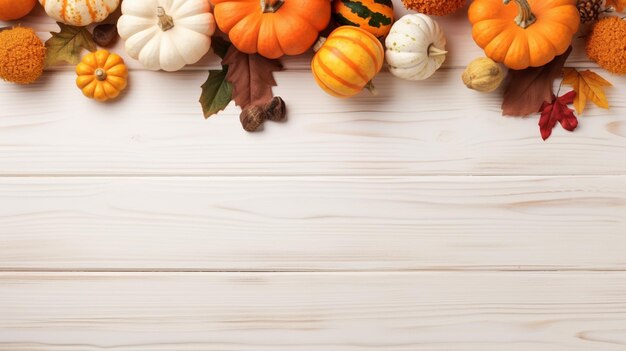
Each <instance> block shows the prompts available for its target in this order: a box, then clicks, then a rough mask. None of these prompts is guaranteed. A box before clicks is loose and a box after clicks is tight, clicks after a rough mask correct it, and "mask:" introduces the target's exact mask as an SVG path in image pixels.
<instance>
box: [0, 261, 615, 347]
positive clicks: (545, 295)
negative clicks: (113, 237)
mask: <svg viewBox="0 0 626 351" xmlns="http://www.w3.org/2000/svg"><path fill="white" fill-rule="evenodd" d="M0 284H2V289H0V308H2V311H3V316H2V318H1V319H0V327H1V329H0V339H1V340H2V341H1V342H0V350H3V351H22V350H28V351H40V350H54V351H74V350H75V351H95V350H116V351H117V350H120V351H122V350H123V351H148V350H149V351H165V350H181V351H188V350H194V351H196V350H219V351H239V350H253V351H257V350H263V351H273V350H277V351H282V350H285V351H294V350H295V351H317V350H329V351H330V350H332V351H357V350H359V351H360V350H365V349H367V350H390V351H457V350H467V351H501V350H508V351H527V350H536V351H596V350H604V351H622V350H624V348H625V347H626V337H625V336H626V335H625V332H626V330H625V326H626V275H625V274H624V273H623V272H615V273H604V274H592V273H566V272H560V273H540V272H524V273H516V274H510V273H493V272H491V273H483V272H480V273H471V272H464V273H456V272H454V273H451V272H437V273H425V272H421V273H297V274H291V273H222V274H220V273H211V274H206V273H192V274H190V273H175V274H168V273H139V274H138V273H126V274H125V273H116V274H112V273H90V274H86V273H73V274H72V273H49V274H46V273H33V274H31V273H4V274H0Z"/></svg>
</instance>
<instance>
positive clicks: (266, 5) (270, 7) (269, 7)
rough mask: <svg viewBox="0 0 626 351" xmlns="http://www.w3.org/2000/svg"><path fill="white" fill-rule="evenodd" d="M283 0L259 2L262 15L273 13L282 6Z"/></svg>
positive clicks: (263, 0)
mask: <svg viewBox="0 0 626 351" xmlns="http://www.w3.org/2000/svg"><path fill="white" fill-rule="evenodd" d="M284 3H285V0H261V8H262V9H263V13H274V12H276V11H278V9H279V8H280V7H281V6H283V4H284Z"/></svg>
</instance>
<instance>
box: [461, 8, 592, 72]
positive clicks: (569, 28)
mask: <svg viewBox="0 0 626 351" xmlns="http://www.w3.org/2000/svg"><path fill="white" fill-rule="evenodd" d="M510 2H515V3H516V4H517V5H518V6H514V5H513V4H509V3H510ZM468 14H469V20H470V22H471V23H472V25H473V27H472V36H473V37H474V41H476V43H477V44H478V46H480V47H481V48H483V49H484V50H485V54H486V55H487V56H488V57H489V58H491V59H493V60H494V61H497V62H502V63H504V64H505V65H506V66H507V67H509V68H512V69H524V68H528V67H531V66H532V67H539V66H543V65H545V64H546V63H548V62H550V61H552V60H553V59H554V57H555V56H557V55H561V54H562V53H564V52H565V51H566V50H567V48H568V47H569V45H570V44H571V42H572V37H573V36H574V34H575V33H576V31H578V25H579V23H580V17H579V14H578V9H577V8H576V0H474V1H473V2H472V5H471V6H470V8H469V12H468Z"/></svg>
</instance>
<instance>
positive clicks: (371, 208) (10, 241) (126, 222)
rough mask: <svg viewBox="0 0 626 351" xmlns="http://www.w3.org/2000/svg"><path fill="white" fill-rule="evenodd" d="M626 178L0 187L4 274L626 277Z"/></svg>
mask: <svg viewBox="0 0 626 351" xmlns="http://www.w3.org/2000/svg"><path fill="white" fill-rule="evenodd" d="M625 182H626V176H613V177H607V176H602V177H598V176H582V177H581V176H570V177H523V178H521V179H520V178H519V177H473V178H467V177H376V178H363V177H226V178H223V177H218V178H214V177H211V178H206V177H201V178H196V177H186V178H179V177H168V178H144V177H132V178H119V177H116V178H110V177H105V178H99V177H98V178H93V177H90V178H56V177H55V178H47V177H45V178H39V177H38V178H20V177H18V178H4V179H3V180H2V181H1V182H0V198H2V199H4V200H5V201H6V202H7V203H10V206H6V207H5V208H4V210H3V216H2V217H0V228H3V229H2V230H3V232H4V235H2V236H0V247H2V248H4V250H5V251H6V254H5V255H2V256H0V267H5V268H4V269H5V270H64V269H69V270H81V271H84V270H107V269H109V270H110V269H115V270H155V269H156V270H184V271H190V270H213V271H240V270H246V271H259V270H290V271H294V270H418V269H420V270H421V269H463V270H467V269H473V270H476V269H478V270H489V269H507V270H519V269H523V270H527V269H586V270H599V269H610V270H615V269H620V270H621V269H624V268H626V256H625V255H624V234H625V233H626V216H624V213H626V188H624V183H625Z"/></svg>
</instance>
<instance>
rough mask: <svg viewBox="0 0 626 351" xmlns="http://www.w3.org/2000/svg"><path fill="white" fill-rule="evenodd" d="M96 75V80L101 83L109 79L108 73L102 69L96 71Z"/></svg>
mask: <svg viewBox="0 0 626 351" xmlns="http://www.w3.org/2000/svg"><path fill="white" fill-rule="evenodd" d="M95 74H96V79H97V80H99V81H101V82H104V81H105V80H106V79H107V72H106V71H105V70H104V69H102V68H98V69H96V72H95Z"/></svg>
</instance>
